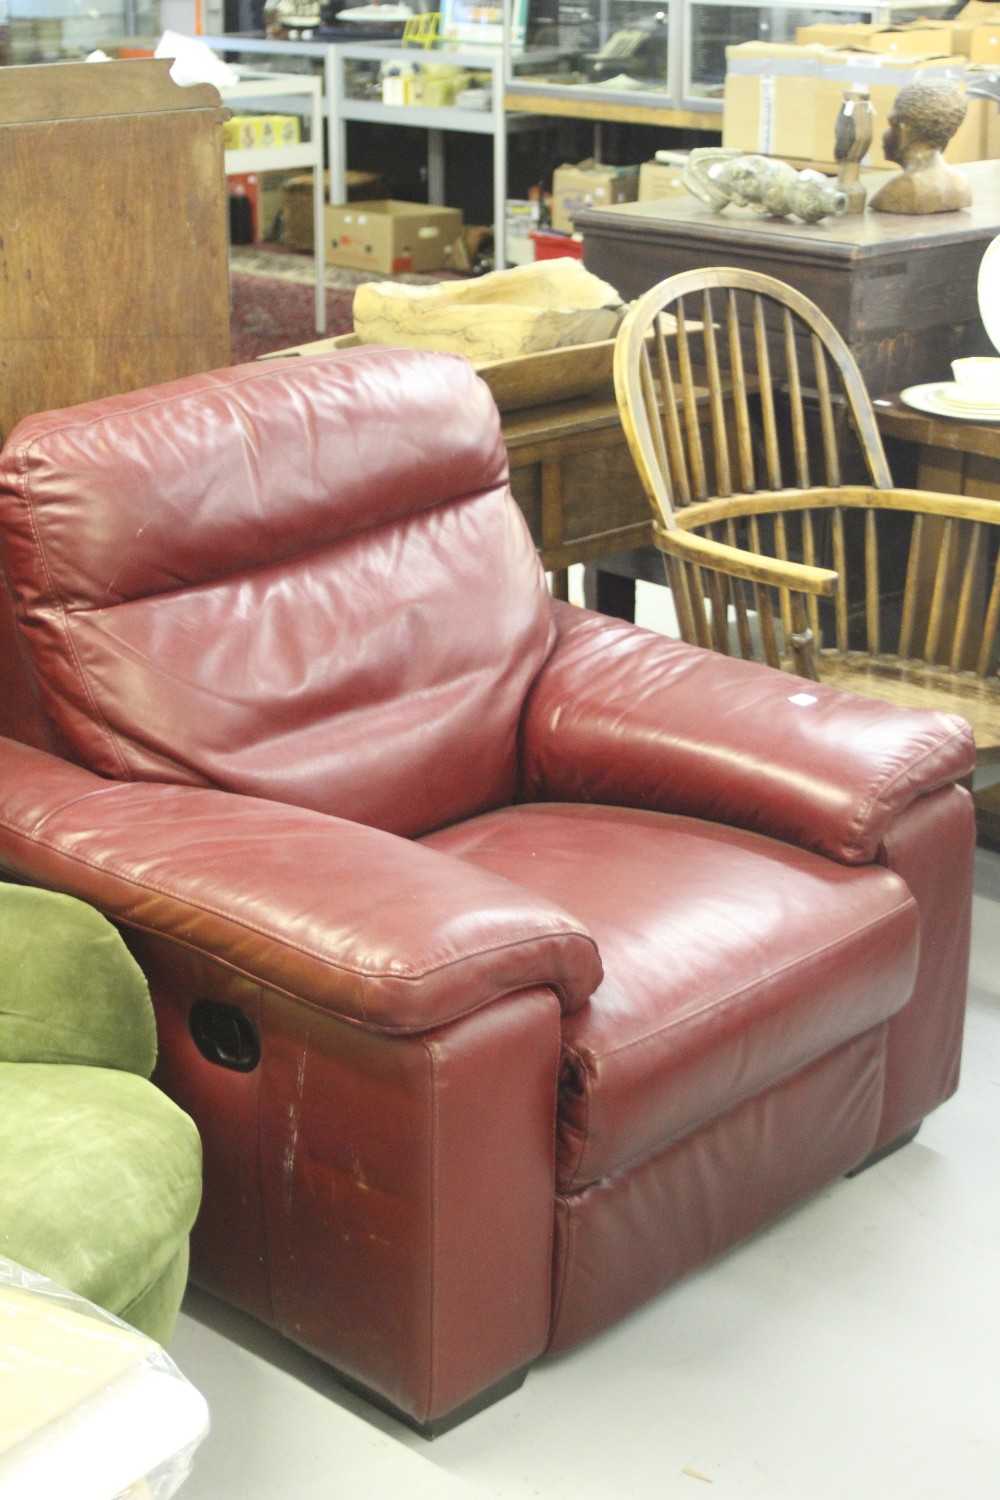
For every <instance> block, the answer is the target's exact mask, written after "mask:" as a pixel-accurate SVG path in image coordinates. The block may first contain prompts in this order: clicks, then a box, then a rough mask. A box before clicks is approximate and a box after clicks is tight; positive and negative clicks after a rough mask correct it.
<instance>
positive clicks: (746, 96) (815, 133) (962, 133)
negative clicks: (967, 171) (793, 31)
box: [722, 42, 996, 167]
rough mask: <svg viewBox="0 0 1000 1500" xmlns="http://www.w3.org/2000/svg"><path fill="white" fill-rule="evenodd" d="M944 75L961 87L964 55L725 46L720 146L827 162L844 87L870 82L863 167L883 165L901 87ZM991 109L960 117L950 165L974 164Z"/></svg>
mask: <svg viewBox="0 0 1000 1500" xmlns="http://www.w3.org/2000/svg"><path fill="white" fill-rule="evenodd" d="M930 78H948V79H950V80H952V81H953V82H955V83H957V84H959V85H960V86H964V82H965V59H964V58H961V57H950V58H939V57H936V58H921V57H906V56H899V55H892V54H880V53H865V52H835V51H833V50H830V49H827V48H822V47H796V46H793V45H792V44H791V43H780V42H743V43H741V44H740V45H738V46H734V47H727V48H726V87H725V104H724V110H723V116H722V144H723V145H724V146H734V147H737V148H738V149H740V150H743V151H760V152H762V153H763V154H765V155H767V156H779V157H783V158H786V159H788V160H791V161H807V162H818V163H820V164H827V163H829V164H830V165H833V162H834V156H833V137H834V127H835V125H836V120H837V115H838V113H839V111H840V106H841V104H842V102H843V97H844V89H845V87H846V86H847V85H848V84H857V83H864V84H866V85H867V86H868V90H869V93H870V96H871V101H872V104H873V105H874V106H875V113H876V121H875V135H874V138H873V140H872V144H871V150H870V152H869V154H868V158H867V161H866V165H867V166H869V167H886V166H891V165H892V163H890V162H887V161H886V159H885V155H884V153H883V151H882V132H883V130H884V129H885V125H886V121H887V120H888V118H889V114H890V112H891V110H892V105H893V100H894V99H895V97H896V94H897V93H898V91H899V89H900V88H902V87H903V85H904V84H908V83H916V82H918V81H920V80H922V79H930ZM995 108H996V106H995V105H994V104H992V102H991V101H989V100H986V99H970V100H969V108H968V112H967V114H966V117H965V120H964V121H963V123H962V125H961V126H960V127H959V129H958V130H957V131H956V133H955V135H954V136H953V137H952V139H951V141H950V142H949V143H948V147H947V150H946V151H945V153H944V155H945V158H946V159H947V160H948V161H950V162H962V161H978V160H980V159H981V157H982V155H983V150H984V138H985V133H986V120H987V116H988V112H989V110H990V109H995Z"/></svg>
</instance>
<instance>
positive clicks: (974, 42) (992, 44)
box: [969, 19, 1000, 67]
mask: <svg viewBox="0 0 1000 1500" xmlns="http://www.w3.org/2000/svg"><path fill="white" fill-rule="evenodd" d="M969 61H970V62H974V63H989V64H990V66H991V67H998V66H1000V19H998V20H997V21H992V22H991V21H984V22H983V24H982V25H981V26H973V28H972V35H971V39H970V41H969Z"/></svg>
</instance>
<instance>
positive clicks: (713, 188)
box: [681, 146, 847, 224]
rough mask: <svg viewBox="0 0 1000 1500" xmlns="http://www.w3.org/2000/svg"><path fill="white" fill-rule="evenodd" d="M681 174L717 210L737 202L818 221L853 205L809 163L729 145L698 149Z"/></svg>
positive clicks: (809, 221)
mask: <svg viewBox="0 0 1000 1500" xmlns="http://www.w3.org/2000/svg"><path fill="white" fill-rule="evenodd" d="M681 175H682V180H683V182H684V186H685V187H686V188H687V189H688V191H689V192H690V193H693V194H694V195H695V197H696V198H700V199H701V201H702V202H703V203H707V204H708V206H709V207H710V208H714V209H715V210H716V211H717V212H721V210H722V209H724V208H726V207H727V205H728V204H730V203H734V204H736V206H737V207H738V208H752V209H753V210H754V212H755V213H758V214H763V215H766V216H767V217H769V218H772V219H787V218H792V217H794V218H797V219H802V220H804V221H805V223H807V224H815V223H817V222H818V220H820V219H825V218H827V217H829V216H830V215H831V214H842V213H843V212H844V210H845V209H846V207H847V198H846V196H845V194H844V193H843V192H842V191H841V190H840V189H839V188H838V187H837V186H836V185H835V184H834V183H832V182H831V181H830V180H829V178H827V177H824V176H823V174H822V172H814V171H813V170H812V169H811V168H808V167H807V168H805V169H804V170H803V171H801V172H797V171H796V170H795V168H794V167H790V166H789V165H788V163H787V162H783V161H777V160H775V159H774V158H773V157H770V156H753V155H748V154H747V153H745V152H743V151H735V150H730V149H728V148H727V147H724V146H702V147H698V148H697V149H696V150H694V151H692V152H691V153H690V154H689V156H688V159H687V162H686V163H685V166H684V170H683V172H682V174H681Z"/></svg>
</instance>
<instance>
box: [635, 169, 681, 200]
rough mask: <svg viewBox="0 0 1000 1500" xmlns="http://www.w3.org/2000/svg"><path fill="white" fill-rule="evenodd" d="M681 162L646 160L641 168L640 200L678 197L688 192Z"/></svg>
mask: <svg viewBox="0 0 1000 1500" xmlns="http://www.w3.org/2000/svg"><path fill="white" fill-rule="evenodd" d="M683 170H684V169H683V167H682V165H681V164H680V163H679V162H666V161H644V162H643V163H642V165H641V166H640V168H639V202H640V203H648V202H650V201H651V200H652V199H655V198H676V197H677V196H678V194H684V193H686V192H687V188H686V187H685V186H684V179H683V177H682V176H681V173H682V172H683Z"/></svg>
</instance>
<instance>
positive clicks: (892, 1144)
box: [844, 1120, 924, 1177]
mask: <svg viewBox="0 0 1000 1500" xmlns="http://www.w3.org/2000/svg"><path fill="white" fill-rule="evenodd" d="M923 1123H924V1122H923V1120H918V1121H917V1123H916V1124H915V1125H914V1126H913V1128H912V1130H907V1131H906V1132H905V1133H904V1134H903V1135H898V1136H897V1137H896V1139H895V1140H894V1141H888V1142H887V1143H886V1144H885V1145H884V1146H879V1148H878V1150H877V1151H873V1152H872V1154H871V1155H870V1156H866V1157H865V1159H864V1161H860V1162H858V1165H857V1166H856V1167H852V1169H851V1170H850V1172H846V1173H845V1174H844V1175H845V1176H846V1177H859V1176H860V1175H861V1173H862V1172H867V1171H868V1168H869V1167H873V1166H874V1165H875V1163H876V1162H879V1161H884V1160H885V1158H886V1157H887V1156H893V1155H895V1153H896V1152H897V1151H902V1149H903V1147H904V1146H908V1145H909V1144H910V1142H911V1141H912V1140H913V1139H914V1137H915V1136H916V1134H917V1131H918V1130H919V1129H920V1127H921V1125H922V1124H923Z"/></svg>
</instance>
